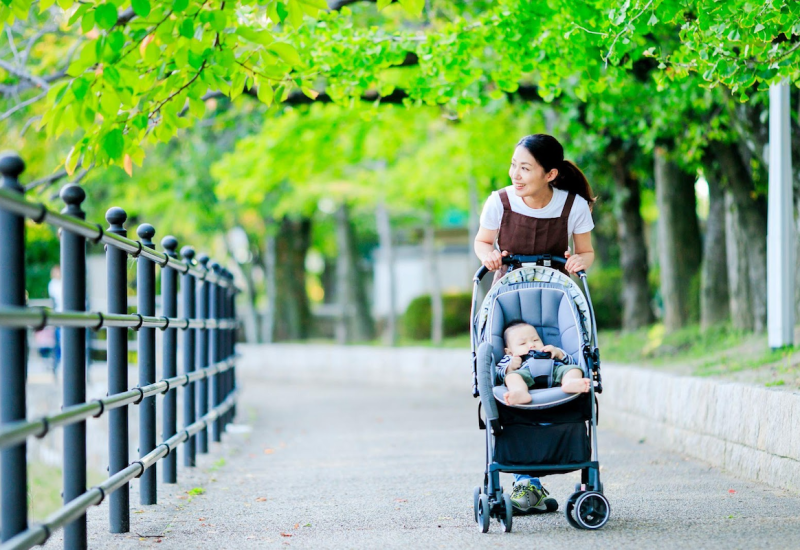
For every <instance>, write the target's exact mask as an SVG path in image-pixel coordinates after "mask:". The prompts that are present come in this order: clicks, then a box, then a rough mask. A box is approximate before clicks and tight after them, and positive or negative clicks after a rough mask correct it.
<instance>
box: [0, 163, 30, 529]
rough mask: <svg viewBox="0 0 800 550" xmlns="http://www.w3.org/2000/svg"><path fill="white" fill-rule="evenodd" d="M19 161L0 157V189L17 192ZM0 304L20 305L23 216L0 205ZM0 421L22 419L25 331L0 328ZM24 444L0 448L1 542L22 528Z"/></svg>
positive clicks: (24, 521)
mask: <svg viewBox="0 0 800 550" xmlns="http://www.w3.org/2000/svg"><path fill="white" fill-rule="evenodd" d="M23 170H25V163H24V162H22V159H21V158H19V156H18V155H17V154H16V153H5V154H4V155H3V156H2V157H0V173H2V175H3V182H2V185H0V187H2V189H4V190H6V191H11V192H14V193H19V194H20V195H21V194H22V193H23V189H22V186H21V185H20V184H19V181H17V178H19V175H20V174H21V173H22V172H23ZM0 261H2V262H3V268H2V269H0V305H3V306H20V307H21V306H24V305H25V220H24V219H23V217H22V216H19V215H17V214H12V213H10V212H7V211H5V210H2V209H0ZM0 357H2V361H3V366H2V368H0V424H1V425H5V424H7V423H9V422H14V421H16V420H23V419H24V418H25V374H26V371H25V329H11V328H2V329H0ZM26 449H27V445H26V444H25V442H22V443H20V444H18V445H16V446H14V447H9V448H6V449H3V450H2V451H1V452H0V485H2V487H3V490H2V496H0V506H2V516H0V522H2V523H1V525H2V529H3V531H2V534H0V538H2V540H3V541H7V540H8V539H10V538H12V537H13V536H14V535H16V534H17V533H21V532H22V531H25V530H26V529H27V528H28V498H27V496H28V473H27V465H26V462H25V458H26Z"/></svg>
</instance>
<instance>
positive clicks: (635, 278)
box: [613, 153, 654, 330]
mask: <svg viewBox="0 0 800 550" xmlns="http://www.w3.org/2000/svg"><path fill="white" fill-rule="evenodd" d="M629 165H630V159H629V158H628V156H627V155H623V154H622V153H620V154H619V156H618V157H617V158H616V159H615V161H614V166H613V169H614V179H615V181H616V189H615V195H616V205H615V206H616V208H615V209H614V210H615V214H616V218H617V236H618V237H619V256H620V258H619V261H620V267H621V268H622V329H623V330H636V329H638V328H641V327H644V326H647V325H649V324H650V323H652V322H653V319H654V317H653V309H652V307H651V305H650V287H649V285H648V282H647V273H648V266H647V245H646V244H645V240H644V222H643V221H642V216H641V200H640V194H639V180H638V179H637V178H636V177H635V176H634V175H633V173H631V171H630V170H629Z"/></svg>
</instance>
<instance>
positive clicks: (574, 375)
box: [561, 369, 591, 393]
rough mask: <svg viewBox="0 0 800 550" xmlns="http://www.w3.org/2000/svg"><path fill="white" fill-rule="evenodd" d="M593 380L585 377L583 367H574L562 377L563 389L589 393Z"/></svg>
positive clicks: (571, 391)
mask: <svg viewBox="0 0 800 550" xmlns="http://www.w3.org/2000/svg"><path fill="white" fill-rule="evenodd" d="M589 384H591V380H589V379H588V378H584V377H583V371H582V370H581V369H572V370H569V371H567V372H565V373H564V376H563V377H562V378H561V390H562V391H564V392H566V393H587V392H588V391H589Z"/></svg>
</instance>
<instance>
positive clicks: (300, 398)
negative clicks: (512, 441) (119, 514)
mask: <svg viewBox="0 0 800 550" xmlns="http://www.w3.org/2000/svg"><path fill="white" fill-rule="evenodd" d="M240 376H246V377H247V378H248V380H247V391H245V392H244V393H243V395H242V398H241V401H240V406H239V419H238V423H240V424H243V425H247V426H249V427H251V428H252V431H250V432H239V431H238V430H237V432H238V433H229V434H225V436H224V439H225V441H226V444H225V445H222V446H219V445H214V447H213V449H212V453H211V454H210V455H208V456H204V457H201V460H200V465H199V467H198V468H196V469H195V470H194V471H191V472H189V471H187V470H185V469H181V471H180V483H179V484H178V485H177V486H172V487H168V486H165V485H162V484H160V485H159V491H160V493H159V497H160V503H159V504H158V505H156V506H150V507H139V506H134V508H133V513H132V514H131V522H132V532H131V533H130V534H127V535H109V534H108V533H107V513H108V511H107V507H106V504H105V503H104V504H103V505H102V506H100V507H98V508H94V509H92V511H91V513H90V527H89V529H90V547H92V548H139V547H142V546H151V545H154V546H157V547H159V548H181V549H183V548H204V549H212V548H213V549H217V548H220V549H225V548H231V549H237V550H239V549H244V548H284V547H286V546H287V545H288V546H293V547H297V548H314V549H327V548H330V549H348V548H356V549H357V548H365V549H366V548H369V549H374V548H448V547H458V548H487V547H500V548H515V549H518V548H537V549H547V548H559V549H563V548H568V547H574V546H577V545H583V546H584V547H585V548H614V549H616V548H657V547H660V546H661V547H671V548H675V547H678V548H681V547H689V546H690V545H691V547H692V548H725V549H734V548H747V549H753V548H798V547H800V498H798V495H794V494H791V493H787V492H783V491H778V490H775V489H771V488H768V487H766V486H759V485H755V484H752V483H748V482H745V481H741V480H739V479H737V478H735V477H733V476H732V475H730V474H728V473H724V472H720V471H718V470H716V469H713V468H710V467H708V466H706V465H704V464H701V463H698V462H695V461H691V460H687V459H685V458H683V457H681V456H679V455H676V454H670V453H664V452H660V451H659V450H657V449H655V448H653V447H651V446H650V445H648V444H647V443H646V442H645V443H639V442H636V441H630V440H626V439H624V438H622V437H620V436H617V435H615V434H614V433H612V432H608V431H605V432H603V431H602V430H601V432H600V436H601V438H600V453H601V454H600V460H601V464H602V465H603V466H602V468H603V469H602V475H603V476H604V477H603V481H604V484H605V489H606V495H607V496H608V498H609V500H610V502H611V513H612V515H611V519H610V521H609V523H608V525H607V526H606V527H605V528H604V529H602V530H601V531H598V532H586V531H578V530H575V529H573V528H572V527H570V526H568V524H567V522H566V520H565V518H564V516H563V514H562V513H561V511H559V512H558V513H556V514H549V515H547V516H536V517H525V518H515V521H514V532H513V533H510V534H504V533H502V530H501V528H500V526H499V524H497V523H496V522H494V521H493V523H492V528H491V531H490V533H489V534H485V535H484V534H480V533H479V532H478V530H477V528H476V526H475V524H474V522H473V520H472V487H473V486H475V485H476V484H478V483H479V482H480V480H481V478H482V471H483V465H482V461H483V432H480V431H479V430H478V429H477V422H476V417H477V415H476V406H477V403H476V401H475V400H473V399H472V398H471V397H470V396H468V395H462V394H458V393H454V392H452V391H448V392H446V393H443V394H437V393H435V392H433V391H430V390H428V391H425V392H420V391H417V390H408V389H399V388H395V389H375V388H360V389H359V388H353V387H348V386H343V385H341V386H337V385H328V386H327V387H323V388H318V387H317V388H315V387H306V386H301V385H299V384H294V385H291V384H290V385H287V384H282V385H280V386H278V385H274V384H270V383H269V382H268V381H267V380H265V379H263V378H261V379H259V378H255V377H254V375H253V374H244V373H243V374H240ZM601 414H602V411H601ZM601 420H602V418H601ZM221 458H222V459H224V460H220V459H221ZM179 460H180V459H179ZM223 462H224V463H223ZM159 475H160V472H159ZM577 475H578V474H577V473H573V474H568V475H562V476H554V477H550V478H546V480H545V485H546V486H547V487H548V488H549V489H550V490H551V492H552V494H553V496H555V497H556V498H557V499H558V500H559V502H560V503H562V504H563V502H564V500H565V499H566V497H567V496H568V495H569V494H570V492H571V490H572V487H573V485H574V483H575V481H576V478H577ZM503 483H504V484H505V486H506V487H507V488H509V487H510V486H511V480H510V477H508V478H505V479H504V481H503ZM137 487H138V482H134V484H133V488H134V491H133V495H132V502H134V503H136V502H138V495H137V493H136V489H137ZM193 489H194V491H192V490H193ZM201 489H202V490H203V491H204V493H203V494H200V495H192V494H190V493H192V492H194V493H199V492H200V490H201ZM60 540H61V536H60V533H58V534H56V535H55V536H54V537H53V539H52V541H51V542H50V543H49V544H48V545H47V546H48V548H59V547H61V542H60Z"/></svg>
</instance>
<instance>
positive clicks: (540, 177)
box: [508, 146, 558, 197]
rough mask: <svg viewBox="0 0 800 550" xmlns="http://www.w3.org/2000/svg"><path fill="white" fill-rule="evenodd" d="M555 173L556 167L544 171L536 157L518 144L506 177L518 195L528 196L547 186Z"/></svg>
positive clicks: (556, 172) (556, 171)
mask: <svg viewBox="0 0 800 550" xmlns="http://www.w3.org/2000/svg"><path fill="white" fill-rule="evenodd" d="M557 175H558V170H556V169H553V170H550V171H549V172H547V173H545V171H544V168H542V165H541V164H539V163H538V162H536V159H535V158H533V155H531V154H530V152H529V151H528V150H527V149H526V148H525V147H522V146H519V147H517V148H516V149H515V150H514V156H513V157H511V167H510V168H509V169H508V177H510V178H511V183H512V184H513V185H514V191H515V192H516V194H517V196H518V197H528V196H531V195H535V194H536V193H539V192H540V191H541V190H542V189H545V188H547V186H548V185H549V184H550V182H551V181H553V180H554V179H555V177H556V176H557Z"/></svg>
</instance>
